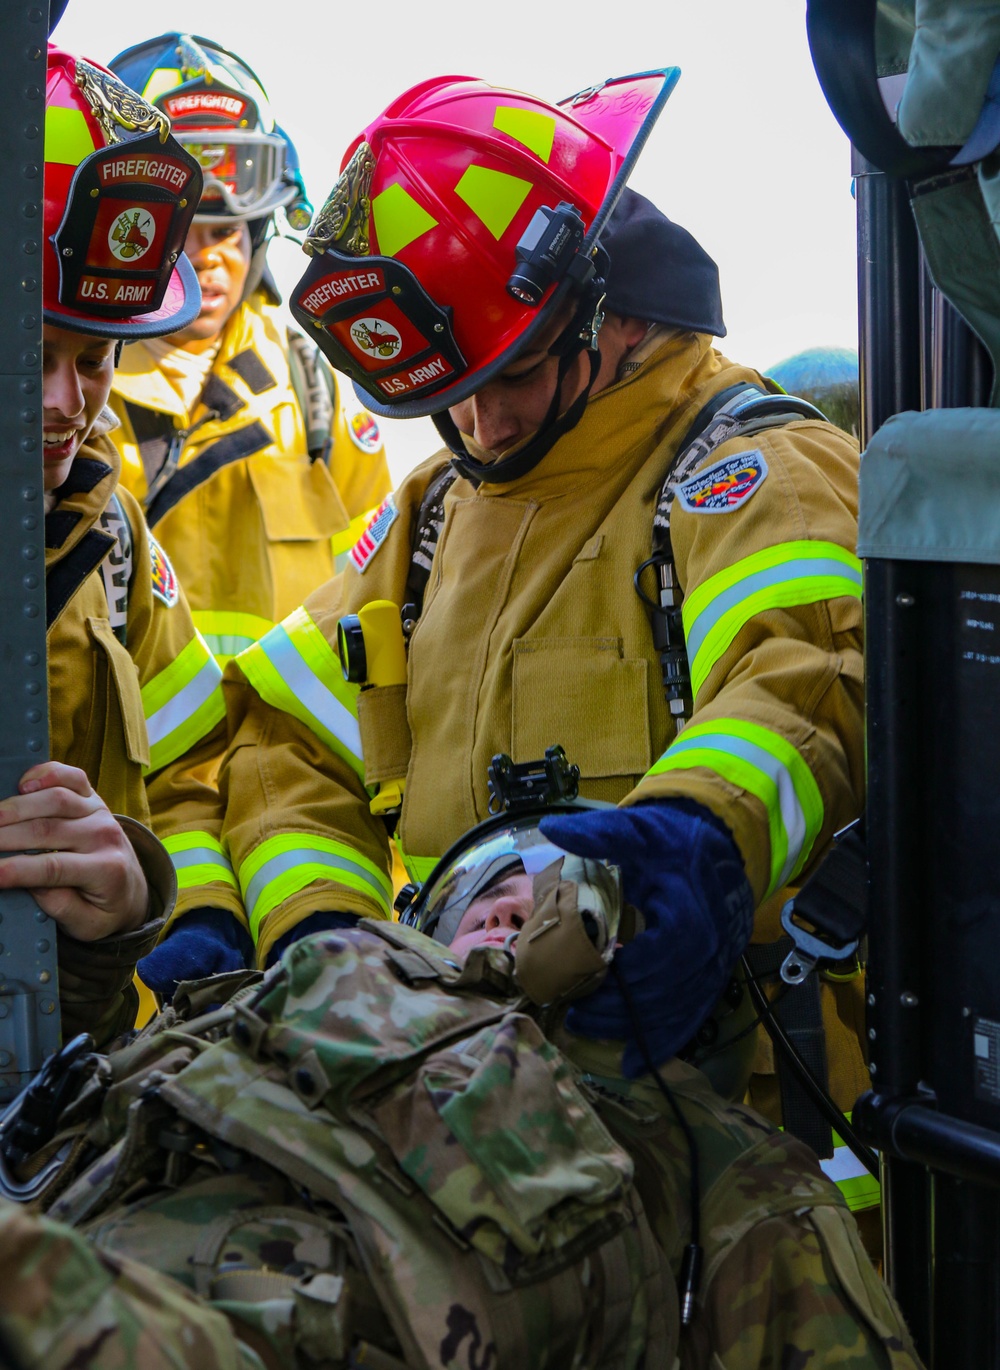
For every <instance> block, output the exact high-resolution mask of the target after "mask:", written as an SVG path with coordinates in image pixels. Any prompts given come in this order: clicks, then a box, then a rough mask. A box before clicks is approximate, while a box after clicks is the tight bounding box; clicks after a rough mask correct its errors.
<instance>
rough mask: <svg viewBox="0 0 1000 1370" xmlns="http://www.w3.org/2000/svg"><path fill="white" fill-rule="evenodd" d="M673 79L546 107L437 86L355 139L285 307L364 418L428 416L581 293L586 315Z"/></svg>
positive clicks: (642, 79)
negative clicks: (613, 221)
mask: <svg viewBox="0 0 1000 1370" xmlns="http://www.w3.org/2000/svg"><path fill="white" fill-rule="evenodd" d="M679 74H680V73H679V72H678V70H677V68H670V69H669V70H661V71H653V72H645V73H641V74H639V75H636V76H628V77H622V78H620V79H616V80H612V81H606V82H604V83H603V84H602V85H600V86H595V87H591V88H589V89H588V90H585V91H582V92H580V94H578V95H575V96H573V97H571V98H570V99H568V100H564V101H562V102H561V103H560V104H557V105H555V104H548V103H547V102H545V101H543V100H539V99H535V98H533V97H532V96H529V95H524V94H522V93H521V92H518V91H511V90H504V89H500V88H498V87H494V86H490V85H488V84H487V83H486V82H485V81H479V80H476V79H474V78H472V77H466V76H447V77H441V78H437V79H434V80H430V81H426V82H424V83H423V84H421V85H419V86H415V87H414V88H413V89H412V90H409V91H407V92H406V93H405V94H403V95H402V96H400V97H399V99H397V100H395V101H394V102H393V103H392V104H391V105H390V106H389V108H388V109H387V110H386V111H385V112H384V113H383V114H381V115H380V116H379V117H378V118H377V119H376V120H375V121H374V122H373V123H372V124H370V125H369V126H368V128H366V129H365V131H364V133H363V134H362V135H361V136H360V137H359V138H358V139H357V140H356V141H355V142H354V143H353V144H352V145H351V147H350V148H349V149H348V151H347V154H346V156H345V158H344V162H343V166H342V172H341V177H340V180H339V181H338V182H337V184H336V186H335V187H334V189H333V192H332V193H331V195H330V197H329V199H328V200H327V203H326V205H325V206H324V207H323V209H322V210H321V212H320V214H319V215H318V216H317V218H316V219H315V220H314V223H313V227H312V230H311V232H310V237H309V239H308V240H307V250H308V251H310V252H311V253H312V255H313V261H312V263H311V265H310V266H309V268H308V269H307V271H306V272H305V274H304V276H303V277H302V279H301V280H300V281H299V283H298V285H297V287H296V288H295V290H294V292H293V296H292V301H291V308H292V313H293V314H294V315H295V317H296V319H297V320H298V322H299V323H300V324H303V325H304V326H307V327H308V328H309V330H310V334H311V336H313V337H315V339H316V342H317V343H318V345H319V346H320V348H321V349H322V350H323V351H324V352H325V354H326V356H327V357H328V358H329V360H330V361H331V363H332V364H333V365H334V366H335V367H336V368H337V369H338V370H340V371H343V372H345V373H346V374H347V375H349V376H350V377H351V378H352V379H353V380H354V382H355V384H356V386H357V387H359V389H360V390H361V391H363V392H364V398H365V403H366V404H367V405H368V406H369V407H370V408H372V409H374V410H375V412H376V413H379V414H382V415H384V416H389V417H391V416H396V417H403V418H411V417H416V416H418V415H424V414H432V413H439V412H441V411H442V410H444V409H447V408H448V407H449V406H451V405H453V404H456V403H458V402H459V401H460V400H462V399H464V398H466V397H467V396H468V395H470V394H472V393H473V392H474V391H475V390H477V389H479V387H480V386H482V385H483V384H484V383H485V382H486V381H488V380H489V379H490V378H491V377H492V376H494V375H496V374H497V373H498V372H500V371H502V370H503V368H504V367H505V366H507V365H509V363H510V362H511V361H512V360H513V359H514V357H516V356H517V355H518V353H520V352H521V351H523V350H524V349H525V348H526V347H528V346H529V345H530V343H531V341H532V339H533V338H534V337H535V336H536V335H537V334H538V333H540V332H541V331H542V330H543V329H544V328H546V327H547V326H548V324H549V322H550V321H551V320H552V319H553V318H554V317H555V316H556V314H557V313H559V311H560V310H561V309H562V307H563V305H564V303H565V302H566V301H567V300H568V299H569V298H570V297H573V296H575V297H579V296H581V295H582V294H584V293H585V292H586V291H588V290H590V291H592V292H594V293H595V300H594V304H595V311H596V309H597V307H598V304H599V295H600V286H599V285H598V284H597V281H596V279H595V276H596V273H597V271H598V269H599V263H600V261H601V260H602V259H601V257H600V254H599V253H598V250H597V249H598V243H599V239H600V235H601V233H602V231H603V229H604V226H605V224H606V222H607V219H608V216H609V215H610V213H611V211H612V210H613V208H614V206H615V204H616V202H617V200H618V198H619V196H620V194H621V192H622V190H623V188H624V186H625V182H626V180H627V179H628V176H629V174H630V172H631V170H632V167H633V165H634V163H635V159H636V157H637V156H638V154H639V151H640V150H641V148H642V146H643V144H644V143H645V140H646V138H647V137H648V135H649V132H650V130H651V129H652V126H653V124H654V123H655V121H656V119H657V117H658V116H659V113H660V111H661V109H662V108H663V105H664V104H665V103H666V100H667V98H668V96H669V94H670V92H671V90H672V89H673V86H674V84H675V83H676V81H677V78H678V76H679ZM376 333H377V334H380V335H382V336H383V337H384V338H385V342H384V344H383V345H382V348H381V350H379V348H378V347H376V348H372V347H371V345H370V344H369V337H370V336H372V335H373V334H376Z"/></svg>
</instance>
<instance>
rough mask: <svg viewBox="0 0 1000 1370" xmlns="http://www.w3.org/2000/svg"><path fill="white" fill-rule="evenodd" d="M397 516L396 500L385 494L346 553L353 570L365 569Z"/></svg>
mask: <svg viewBox="0 0 1000 1370" xmlns="http://www.w3.org/2000/svg"><path fill="white" fill-rule="evenodd" d="M397 518H399V510H398V509H397V508H396V501H395V500H394V499H393V497H392V496H391V495H387V496H386V497H385V499H384V500H383V501H382V503H381V504H380V505H379V507H378V508H377V509H376V510H375V512H374V514H372V516H371V518H370V519H369V520H368V525H367V527H366V528H365V531H364V532H363V533H362V534H361V536H360V537H359V538H358V540H357V542H356V543H355V544H354V546H353V547H352V548H351V550H350V552H349V553H348V555H349V556H350V558H351V561H352V562H353V563H354V567H355V570H357V571H363V570H364V569H365V567H366V566H367V565H368V563H369V562H370V561H371V559H372V557H373V556H374V555H375V553H376V552H377V551H378V549H379V548H380V547H381V546H382V544H383V542H385V540H386V537H387V536H388V533H389V529H390V528H391V527H392V525H393V524H394V523H395V522H396V520H397Z"/></svg>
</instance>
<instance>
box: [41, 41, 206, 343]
mask: <svg viewBox="0 0 1000 1370" xmlns="http://www.w3.org/2000/svg"><path fill="white" fill-rule="evenodd" d="M201 184H202V177H201V171H200V169H199V167H198V164H197V163H196V162H195V161H194V160H193V159H192V158H191V157H189V156H188V154H187V153H186V152H185V151H184V150H183V148H181V147H180V145H179V144H178V143H177V142H176V140H175V139H173V138H172V137H171V136H170V126H169V123H168V121H167V119H166V118H165V117H164V115H163V114H161V113H160V112H159V111H158V110H154V109H153V108H151V107H150V106H149V105H147V104H146V102H145V101H143V100H140V99H139V98H138V97H137V96H136V95H135V94H134V93H133V92H132V91H131V90H129V89H128V87H126V86H124V85H122V83H121V82H120V81H119V80H118V79H117V78H116V77H115V76H113V75H112V74H111V73H110V72H108V71H106V70H105V69H104V68H103V67H99V66H97V65H96V64H94V63H92V62H87V61H85V60H84V59H83V58H78V57H73V56H72V55H71V54H69V53H67V52H63V51H62V50H61V49H59V48H56V47H54V46H53V45H51V44H50V46H49V67H48V78H47V87H46V108H45V237H46V243H45V265H44V273H43V294H44V312H45V318H46V320H47V322H49V323H52V324H57V325H58V326H60V327H62V328H69V329H74V330H76V331H77V332H82V333H94V334H98V335H101V336H104V337H113V338H141V337H153V336H156V335H158V334H162V333H167V332H173V331H174V330H176V329H178V328H183V327H184V326H185V325H186V324H188V323H190V322H191V320H192V319H193V318H194V317H195V316H196V315H197V313H198V309H199V306H200V303H201V301H200V295H199V290H198V283H197V279H196V278H195V274H194V271H193V269H192V268H191V265H190V263H189V262H188V261H187V258H186V257H185V256H184V255H183V248H184V239H185V237H186V236H187V232H188V228H189V227H190V224H191V218H192V215H193V214H194V209H195V206H196V205H197V203H198V197H199V195H200V193H201Z"/></svg>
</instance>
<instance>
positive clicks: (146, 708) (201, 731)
mask: <svg viewBox="0 0 1000 1370" xmlns="http://www.w3.org/2000/svg"><path fill="white" fill-rule="evenodd" d="M221 681H222V671H221V670H220V669H219V664H218V662H217V661H216V660H215V658H214V657H213V656H212V653H211V652H210V651H209V649H208V643H207V642H206V641H205V639H204V638H203V637H202V635H201V634H200V633H199V632H198V631H197V630H196V631H195V635H194V637H193V638H192V639H191V641H190V642H189V643H188V644H187V646H186V647H185V648H184V650H183V651H182V652H180V653H179V654H178V655H177V656H176V657H174V659H173V661H172V662H171V663H170V665H169V666H167V667H166V668H165V669H164V670H162V671H160V673H159V675H155V676H153V678H152V680H149V681H147V682H146V684H145V685H143V687H142V692H141V693H142V708H143V712H144V713H145V715H146V731H147V733H148V734H149V770H150V771H158V770H159V769H160V768H161V767H162V766H166V765H168V764H169V763H170V762H171V761H176V759H177V757H179V756H183V755H184V753H185V752H186V751H188V750H189V749H190V748H191V747H193V746H194V744H195V743H196V742H197V741H198V740H199V738H202V737H204V736H205V734H206V733H210V732H211V731H212V729H213V728H214V727H215V725H216V724H217V723H218V722H219V720H220V719H222V718H224V717H225V714H226V706H225V703H224V702H223V698H222V688H221Z"/></svg>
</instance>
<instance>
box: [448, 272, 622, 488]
mask: <svg viewBox="0 0 1000 1370" xmlns="http://www.w3.org/2000/svg"><path fill="white" fill-rule="evenodd" d="M603 306H604V282H603V280H599V281H597V282H595V288H594V289H592V290H591V291H590V292H588V293H587V294H586V295H585V296H584V297H583V299H582V301H581V303H580V305H579V306H578V307H577V310H576V312H575V314H574V315H573V318H572V319H571V320H570V322H569V324H568V325H567V326H566V328H564V329H563V331H562V333H561V334H560V335H559V337H558V338H557V339H556V341H555V342H554V343H553V344H552V346H551V347H550V348H549V352H550V354H551V355H552V356H557V357H558V358H559V371H558V375H557V377H556V386H555V391H554V393H553V395H552V402H551V404H550V405H549V408H548V412H547V413H546V415H545V418H544V419H543V420H542V422H541V424H540V425H539V427H538V429H537V431H536V432H535V434H534V436H533V437H531V438H529V440H528V441H527V442H526V443H525V444H524V446H523V447H521V448H519V449H518V451H516V452H514V453H512V454H511V455H510V456H509V457H498V458H497V460H496V461H479V460H477V458H475V457H474V456H473V455H472V453H471V452H470V451H469V449H468V448H467V447H466V445H465V441H464V439H463V438H462V434H461V432H460V431H459V428H458V425H457V424H456V423H455V420H454V419H453V418H452V417H451V414H450V413H449V412H448V410H446V409H445V410H443V411H442V412H441V413H440V414H432V415H431V418H432V419H433V420H434V427H435V428H436V429H437V431H438V433H439V434H440V435H441V438H442V441H443V442H444V443H445V446H446V447H447V448H448V450H449V451H450V452H451V454H452V458H451V464H452V466H454V468H455V470H456V471H457V472H458V473H459V475H461V476H465V478H466V479H467V480H470V481H471V482H472V483H473V485H481V484H483V483H484V482H485V483H489V484H490V485H506V484H507V483H508V482H510V481H512V480H519V479H520V477H521V476H524V475H527V473H528V472H529V471H533V470H534V469H535V467H536V466H537V465H538V463H539V462H540V461H541V460H542V458H543V457H544V456H545V454H546V453H547V452H548V451H549V449H550V448H552V447H554V446H555V444H556V443H557V442H558V441H559V439H560V438H561V437H562V436H563V435H564V434H565V433H568V432H569V431H570V429H571V428H575V427H576V425H577V424H578V423H579V422H580V419H581V418H582V417H583V411H584V409H585V408H586V407H587V401H588V399H589V398H590V392H591V390H592V389H593V387H594V382H595V381H596V380H597V373H598V371H599V370H600V368H601V352H600V348H599V346H598V341H597V338H598V333H599V332H600V328H601V324H602V323H603V322H604V309H603ZM584 348H586V349H587V350H588V352H589V361H590V375H589V376H588V378H587V383H586V385H585V386H584V387H583V389H582V390H581V391H580V393H579V395H577V397H576V399H575V400H574V401H573V403H572V404H571V405H570V406H569V408H568V409H567V410H566V412H565V413H563V414H560V413H559V404H560V401H561V399H562V388H563V381H564V380H565V379H566V376H567V375H568V374H569V369H570V367H571V366H572V365H573V363H574V361H576V359H577V357H578V356H579V355H580V353H581V352H582V351H583V350H584Z"/></svg>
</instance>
